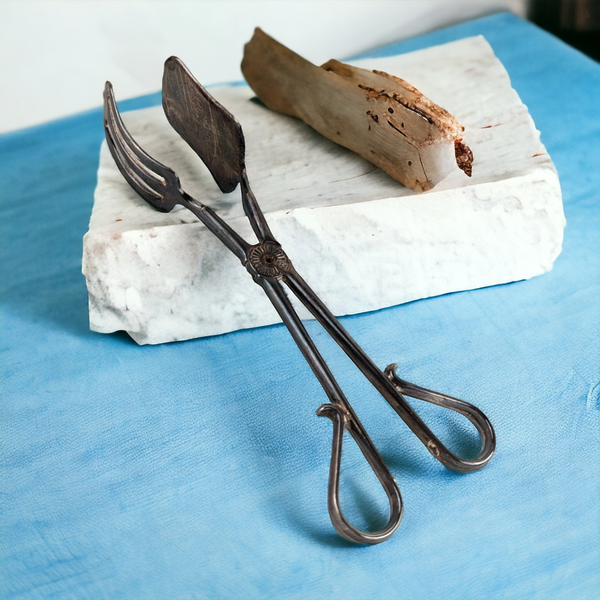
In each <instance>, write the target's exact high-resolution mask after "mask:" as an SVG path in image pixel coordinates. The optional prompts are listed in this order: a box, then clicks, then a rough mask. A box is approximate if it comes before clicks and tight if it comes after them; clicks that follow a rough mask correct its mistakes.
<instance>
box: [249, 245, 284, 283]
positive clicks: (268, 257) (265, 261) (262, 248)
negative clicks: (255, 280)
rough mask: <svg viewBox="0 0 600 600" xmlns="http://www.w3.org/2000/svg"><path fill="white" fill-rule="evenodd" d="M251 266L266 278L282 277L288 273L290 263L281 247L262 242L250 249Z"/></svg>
mask: <svg viewBox="0 0 600 600" xmlns="http://www.w3.org/2000/svg"><path fill="white" fill-rule="evenodd" d="M249 260H250V264H251V265H252V266H253V267H254V269H255V270H256V271H257V273H259V275H263V276H264V277H281V276H282V275H285V273H287V272H288V270H289V268H290V261H289V259H288V257H287V256H286V255H285V252H284V251H283V250H282V249H281V247H280V246H278V245H277V244H274V243H273V242H261V243H260V244H256V246H252V248H250V257H249Z"/></svg>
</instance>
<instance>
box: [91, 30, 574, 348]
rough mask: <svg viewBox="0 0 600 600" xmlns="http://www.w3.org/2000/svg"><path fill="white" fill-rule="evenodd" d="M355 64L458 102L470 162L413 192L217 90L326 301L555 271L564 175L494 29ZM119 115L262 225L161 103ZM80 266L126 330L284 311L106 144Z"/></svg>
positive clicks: (267, 200)
mask: <svg viewBox="0 0 600 600" xmlns="http://www.w3.org/2000/svg"><path fill="white" fill-rule="evenodd" d="M183 58H185V57H183ZM353 64H355V65H357V66H361V67H363V68H369V69H379V70H382V71H387V72H388V73H391V74H393V75H397V76H399V77H401V78H403V79H405V80H406V81H408V82H410V83H411V84H413V85H414V86H416V87H417V88H418V89H419V90H421V91H422V92H423V93H424V94H425V95H426V96H428V97H429V98H430V99H431V100H433V101H434V102H436V103H437V104H439V105H440V106H442V107H444V108H445V109H447V110H448V111H449V112H450V113H451V114H453V115H454V116H455V117H456V118H457V119H458V120H459V121H460V122H461V123H462V124H463V125H464V126H465V138H464V141H465V143H466V144H467V145H468V146H470V147H471V149H472V151H473V155H474V162H473V176H472V177H471V178H469V177H467V176H466V175H465V174H464V173H463V172H462V171H460V170H459V169H458V168H457V169H456V171H455V172H454V173H453V174H452V175H450V176H448V177H447V178H446V179H444V180H443V181H442V182H441V183H439V184H438V185H436V186H435V187H434V188H433V189H432V190H431V191H429V192H426V193H423V194H417V193H414V192H412V191H411V190H409V189H407V188H405V187H403V186H402V185H401V184H399V183H397V182H396V181H394V180H392V179H391V178H390V177H389V176H388V175H386V174H385V173H384V172H383V171H381V170H379V169H377V168H376V167H374V166H373V165H372V164H370V163H368V162H366V161H365V160H363V159H362V158H360V157H359V156H357V155H355V154H353V153H352V152H350V151H349V150H346V149H344V148H342V147H340V146H337V145H336V144H334V143H332V142H330V141H328V140H327V139H325V138H323V137H321V136H320V135H319V134H318V133H316V132H315V131H313V130H312V129H311V128H310V127H308V126H307V125H305V124H304V123H302V122H301V121H299V120H296V119H293V118H290V117H287V116H283V115H280V114H277V113H274V112H271V111H270V110H268V109H266V108H264V107H263V106H261V105H259V104H257V103H255V102H251V101H250V98H251V97H252V96H253V93H252V91H251V90H250V89H249V88H248V87H247V86H245V85H232V86H222V87H215V88H211V90H210V91H211V93H212V94H213V95H214V96H215V97H216V98H217V99H218V100H219V101H220V102H221V103H222V104H223V105H224V106H225V107H226V108H228V109H229V110H230V111H231V112H232V113H233V114H234V115H235V116H236V117H237V119H238V120H239V121H240V123H241V124H242V127H243V129H244V133H245V136H246V162H247V168H248V174H249V178H250V184H251V186H252V189H253V191H254V193H255V195H256V197H257V199H258V202H259V204H260V205H261V207H262V209H263V211H264V213H265V215H266V217H267V220H268V221H269V224H270V226H271V229H272V231H273V233H274V235H275V236H276V237H277V239H278V240H279V241H280V242H281V244H282V246H283V248H284V250H285V251H286V252H287V254H288V256H289V257H290V259H291V260H292V261H293V262H294V264H295V266H296V268H297V269H298V271H299V272H300V273H301V274H302V275H303V277H304V278H305V279H306V280H307V282H308V283H309V285H311V286H312V287H313V288H314V290H315V291H316V292H317V294H318V295H319V296H320V297H321V298H322V299H323V300H324V301H325V303H326V304H327V305H328V306H329V307H330V309H331V310H332V312H333V313H335V314H336V315H346V314H353V313H360V312H365V311H372V310H376V309H379V308H383V307H387V306H392V305H395V304H401V303H403V302H409V301H411V300H416V299H418V298H426V297H429V296H435V295H438V294H446V293H448V292H455V291H459V290H469V289H473V288H479V287H483V286H489V285H494V284H499V283H506V282H510V281H516V280H520V279H528V278H530V277H533V276H535V275H540V274H542V273H545V272H546V271H549V270H550V269H551V268H552V264H553V262H554V260H555V259H556V257H557V256H558V254H559V253H560V251H561V244H562V238H563V228H564V226H565V219H564V215H563V208H562V200H561V192H560V185H559V181H558V176H557V174H556V170H555V168H554V165H553V163H552V160H551V159H550V156H548V153H547V152H546V150H545V148H544V146H543V145H542V144H541V142H540V140H539V133H538V132H537V131H536V129H535V126H534V123H533V121H532V119H531V117H530V115H529V113H528V111H527V108H526V107H525V106H524V105H523V103H522V102H521V100H520V99H519V97H518V95H517V93H516V92H515V91H514V90H513V89H512V88H511V85H510V80H509V78H508V75H507V73H506V71H505V70H504V68H503V66H502V64H501V63H500V62H499V60H498V59H497V58H496V57H495V56H494V53H493V51H492V49H491V48H490V46H489V45H488V43H487V42H486V41H485V39H484V38H483V37H481V36H480V37H474V38H468V39H464V40H460V41H457V42H453V43H450V44H445V45H443V46H437V47H433V48H428V49H426V50H421V51H418V52H412V53H410V54H404V55H400V56H394V57H390V58H381V59H368V60H361V61H356V62H354V63H353ZM118 92H119V90H118V89H117V90H116V94H117V98H118ZM124 120H125V123H126V125H127V127H128V128H129V130H130V132H131V134H132V135H133V136H134V138H135V139H136V140H137V141H138V143H139V144H140V145H141V146H142V147H143V148H144V149H145V150H146V151H147V152H148V153H149V154H150V155H152V156H154V157H155V158H156V159H157V160H159V161H161V162H163V163H164V164H166V165H168V166H170V167H172V168H173V169H175V171H176V172H177V173H178V174H179V176H180V178H181V181H182V185H183V188H184V189H185V190H186V191H187V192H188V193H190V194H191V195H192V196H194V197H196V198H197V199H198V200H200V201H201V202H203V203H205V204H208V205H209V206H212V207H213V208H215V209H216V210H217V212H218V213H219V214H220V215H221V216H222V217H223V218H225V220H226V221H227V222H228V223H229V224H230V225H232V226H233V227H234V228H235V229H236V230H237V231H238V232H239V233H240V234H241V235H242V236H244V237H246V239H248V240H252V241H254V237H253V236H252V234H251V230H250V226H249V224H248V221H247V220H246V218H245V217H244V215H243V212H242V207H241V202H240V195H239V189H238V190H235V191H234V192H233V193H231V194H227V195H224V194H221V192H220V191H219V189H218V188H217V185H216V184H215V182H214V181H213V180H212V178H211V176H210V174H209V173H208V170H207V169H206V167H205V166H204V165H203V164H202V162H201V160H200V159H199V158H198V157H197V156H196V155H195V154H194V152H193V151H192V150H191V149H190V148H189V147H188V146H187V145H186V143H185V142H184V141H183V140H181V139H180V138H179V136H178V135H177V134H176V133H175V132H174V131H173V130H172V129H171V128H170V126H169V125H168V123H167V121H166V118H165V117H164V115H163V112H162V107H156V108H150V109H146V110H140V111H134V112H130V113H125V114H124ZM83 272H84V274H85V277H86V281H87V287H88V292H89V311H90V327H91V328H92V329H93V330H94V331H98V332H102V333H110V332H113V331H117V330H125V331H127V332H128V333H129V334H130V335H131V337H132V338H133V339H134V340H135V341H136V342H138V343H139V344H159V343H162V342H171V341H176V340H185V339H190V338H195V337H201V336H207V335H215V334H220V333H225V332H228V331H233V330H236V329H243V328H248V327H257V326H260V325H268V324H271V323H275V322H278V320H279V319H278V316H277V314H276V313H275V310H274V309H273V308H272V306H271V305H270V303H269V301H268V300H267V298H266V296H265V295H264V293H263V291H262V290H261V289H260V288H259V287H258V286H257V285H255V284H254V283H253V282H252V279H251V278H250V277H249V275H248V273H247V272H246V270H245V269H244V268H243V267H242V266H241V265H240V263H239V261H238V259H237V258H235V257H234V256H233V255H232V254H230V253H229V251H228V250H227V249H226V248H225V247H224V246H223V245H222V244H221V243H220V242H219V241H218V240H217V239H216V238H215V237H214V236H213V235H212V234H211V233H210V232H209V231H208V230H207V229H206V228H205V227H204V226H203V225H202V224H200V223H199V222H197V220H196V218H195V217H194V216H193V215H192V214H191V213H189V212H187V211H185V210H183V209H182V210H177V211H175V212H173V213H170V214H163V213H159V212H156V211H154V210H153V209H152V208H151V207H150V206H148V205H147V204H146V203H145V202H144V201H143V200H142V199H141V198H140V197H138V196H137V195H136V193H135V192H134V191H133V190H131V189H130V188H129V186H128V185H127V183H126V182H125V181H124V180H123V178H122V177H121V175H120V173H119V172H118V170H117V168H116V166H115V164H114V162H113V160H112V158H111V156H110V154H109V152H108V149H107V148H106V144H103V146H102V149H101V153H100V165H99V169H98V186H97V188H96V193H95V203H94V209H93V212H92V217H91V220H90V227H89V231H88V233H87V234H86V236H85V238H84V252H83Z"/></svg>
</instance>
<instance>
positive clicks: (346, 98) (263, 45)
mask: <svg viewBox="0 0 600 600" xmlns="http://www.w3.org/2000/svg"><path fill="white" fill-rule="evenodd" d="M242 72H243V74H244V77H245V78H246V81H247V82H248V84H249V85H250V87H251V88H252V89H253V90H254V92H255V93H256V95H257V96H258V97H259V98H260V99H261V100H262V101H263V102H264V103H265V104H266V105H267V106H268V107H269V108H271V109H273V110H276V111H278V112H281V113H284V114H287V115H291V116H293V117H298V118H300V119H302V120H303V121H305V122H306V123H307V124H308V125H310V126H311V127H313V128H314V129H316V130H317V131H318V132H319V133H321V134H322V135H324V136H326V137H327V138H329V139H330V140H333V141H334V142H336V143H338V144H341V145H342V146H344V147H346V148H349V149H350V150H353V151H354V152H356V153H358V154H360V155H361V156H362V157H364V158H366V159H367V160H369V161H371V162H372V163H373V164H375V165H377V166H378V167H380V168H381V169H383V170H384V171H386V172H387V173H388V174H389V175H391V176H392V177H393V178H394V179H396V180H397V181H399V182H401V183H403V184H404V185H406V186H407V187H409V188H411V189H413V190H415V191H418V192H421V191H426V190H429V189H431V188H432V187H433V186H434V185H435V184H436V183H438V182H439V181H441V180H442V179H443V178H444V177H446V175H448V174H449V173H450V172H451V171H452V170H453V169H456V168H461V169H462V170H463V171H464V172H465V173H466V174H467V175H469V176H470V175H471V163H472V160H473V156H472V154H471V151H470V150H469V148H468V147H467V146H465V145H464V144H463V143H462V134H463V130H464V128H463V127H462V126H461V125H460V123H458V121H457V120H456V119H455V118H454V117H453V116H452V115H450V114H449V113H448V112H447V111H446V110H444V109H443V108H441V107H439V106H437V105H436V104H435V103H433V102H432V101H431V100H429V99H428V98H426V97H425V96H424V95H423V94H421V92H419V90H417V89H416V88H415V87H413V86H412V85H410V84H409V83H407V82H406V81H403V80H402V79H399V78H398V77H394V76H393V75H389V74H387V73H384V72H382V71H367V70H365V69H359V68H356V67H352V66H350V65H346V64H344V63H341V62H338V61H337V60H330V61H329V62H327V63H325V64H324V65H323V66H321V67H317V66H316V65H313V64H312V63H310V62H309V61H307V60H305V59H304V58H302V57H301V56H299V55H298V54H296V53H295V52H292V51H291V50H290V49H289V48H286V47H285V46H283V45H282V44H280V43H279V42H277V41H275V40H274V39H273V38H271V37H269V36H268V35H267V34H266V33H264V32H263V31H262V30H261V29H258V28H257V29H256V30H255V32H254V36H253V37H252V39H251V40H250V41H249V42H248V43H247V44H246V46H245V48H244V58H243V60H242Z"/></svg>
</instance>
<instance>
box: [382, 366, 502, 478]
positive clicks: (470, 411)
mask: <svg viewBox="0 0 600 600" xmlns="http://www.w3.org/2000/svg"><path fill="white" fill-rule="evenodd" d="M397 368H398V365H397V364H395V363H392V364H391V365H388V366H387V367H386V368H385V371H384V374H385V376H386V377H387V378H388V379H389V381H391V383H392V384H393V386H394V388H395V389H396V391H397V392H398V394H399V396H400V400H401V401H402V403H403V404H405V405H406V406H407V407H408V408H409V410H410V413H411V416H413V417H414V418H411V419H410V420H409V419H406V418H405V419H404V420H405V421H406V423H407V424H408V426H409V427H410V428H411V429H412V431H413V432H414V433H415V435H416V436H417V437H418V438H419V439H420V440H421V441H422V442H423V444H424V445H425V447H426V448H427V449H428V450H429V452H430V453H431V454H432V456H433V457H434V458H437V460H439V461H440V462H441V463H442V464H443V465H444V466H446V467H448V468H450V469H452V470H453V471H458V472H460V473H470V472H472V471H476V470H478V469H481V468H482V467H484V466H485V465H486V464H487V463H488V462H489V461H490V459H491V458H492V456H493V454H494V451H495V450H496V433H495V432H494V428H493V427H492V424H491V423H490V420H489V419H488V418H487V416H486V415H485V413H484V412H483V411H481V410H480V409H479V408H477V407H476V406H474V405H473V404H469V403H468V402H465V401H464V400H459V399H458V398H454V397H452V396H448V395H447V394H442V393H440V392H434V391H433V390H428V389H426V388H423V387H420V386H418V385H415V384H414V383H409V382H408V381H404V380H403V379H400V377H398V375H396V369H397ZM403 394H405V395H406V396H410V397H411V398H415V399H416V400H423V401H425V402H429V403H430V404H435V405H437V406H441V407H443V408H448V409H450V410H452V411H454V412H457V413H459V414H461V415H462V416H463V417H466V418H467V419H468V420H469V421H470V422H471V423H472V424H473V425H474V426H475V428H476V429H477V432H478V433H479V436H480V438H481V450H480V452H479V455H478V456H477V457H476V458H474V459H465V458H461V457H459V456H456V454H454V453H452V452H450V450H448V448H446V446H444V444H442V443H441V442H440V441H439V439H438V438H437V437H436V436H435V435H434V434H433V433H432V432H431V430H430V429H429V428H428V427H427V426H426V425H425V424H424V423H423V421H421V419H420V418H419V417H418V416H417V415H416V413H414V411H413V410H412V408H410V405H408V403H407V402H406V400H404V398H403V397H402V395H403ZM391 404H392V407H393V408H396V407H395V406H394V403H391Z"/></svg>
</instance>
